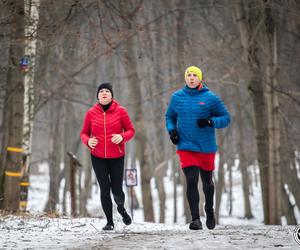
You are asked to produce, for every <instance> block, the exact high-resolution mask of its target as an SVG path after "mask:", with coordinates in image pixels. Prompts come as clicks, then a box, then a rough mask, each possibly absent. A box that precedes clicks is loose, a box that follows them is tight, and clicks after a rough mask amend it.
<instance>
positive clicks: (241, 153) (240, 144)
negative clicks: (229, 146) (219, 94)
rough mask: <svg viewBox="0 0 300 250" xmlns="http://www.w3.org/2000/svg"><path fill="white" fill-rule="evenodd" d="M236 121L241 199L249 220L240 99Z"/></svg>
mask: <svg viewBox="0 0 300 250" xmlns="http://www.w3.org/2000/svg"><path fill="white" fill-rule="evenodd" d="M238 96H241V93H240V91H238ZM236 121H237V124H239V125H238V134H239V136H238V151H239V158H240V159H239V160H240V165H239V168H240V171H241V175H242V187H243V197H244V213H245V218H247V219H251V218H253V214H252V211H251V204H250V192H249V177H248V170H247V165H246V164H247V160H246V153H245V146H244V138H245V136H244V124H243V118H242V107H241V99H239V100H238V104H237V113H236Z"/></svg>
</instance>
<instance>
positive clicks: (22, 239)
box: [0, 215, 300, 250]
mask: <svg viewBox="0 0 300 250" xmlns="http://www.w3.org/2000/svg"><path fill="white" fill-rule="evenodd" d="M104 224H105V221H104V220H100V219H97V218H76V219H74V218H68V217H63V218H49V217H45V216H24V217H21V216H12V215H8V216H2V217H0V231H1V234H0V246H1V247H0V249H124V250H125V249H131V250H132V249H263V248H264V249H278V248H279V249H300V245H298V244H297V243H296V242H295V240H294V238H293V230H294V228H295V227H294V226H262V225H258V226H254V225H247V226H217V227H216V229H215V230H211V231H209V230H207V229H206V228H204V230H201V231H190V230H189V229H188V225H170V224H169V225H168V224H158V223H133V224H132V225H130V226H128V227H127V226H124V225H123V223H122V222H121V220H120V218H118V220H117V221H116V230H114V231H112V232H103V231H102V230H101V227H102V226H103V225H104Z"/></svg>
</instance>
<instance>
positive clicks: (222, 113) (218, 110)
mask: <svg viewBox="0 0 300 250" xmlns="http://www.w3.org/2000/svg"><path fill="white" fill-rule="evenodd" d="M212 114H213V117H212V118H211V119H212V121H213V124H214V128H226V127H227V126H228V125H229V123H230V121H231V117H230V114H229V112H228V111H227V109H226V107H225V105H224V103H223V102H222V100H221V99H220V97H218V96H215V100H214V102H213V105H212Z"/></svg>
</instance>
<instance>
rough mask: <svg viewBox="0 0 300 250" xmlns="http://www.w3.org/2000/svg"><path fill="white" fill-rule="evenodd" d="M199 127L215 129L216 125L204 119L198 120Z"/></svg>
mask: <svg viewBox="0 0 300 250" xmlns="http://www.w3.org/2000/svg"><path fill="white" fill-rule="evenodd" d="M197 126H198V127H199V128H205V127H213V126H214V124H213V121H212V120H210V119H206V118H203V119H198V120H197Z"/></svg>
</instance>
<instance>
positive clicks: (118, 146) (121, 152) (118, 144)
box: [118, 144, 122, 153]
mask: <svg viewBox="0 0 300 250" xmlns="http://www.w3.org/2000/svg"><path fill="white" fill-rule="evenodd" d="M118 148H119V152H120V153H122V150H121V147H120V144H118Z"/></svg>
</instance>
